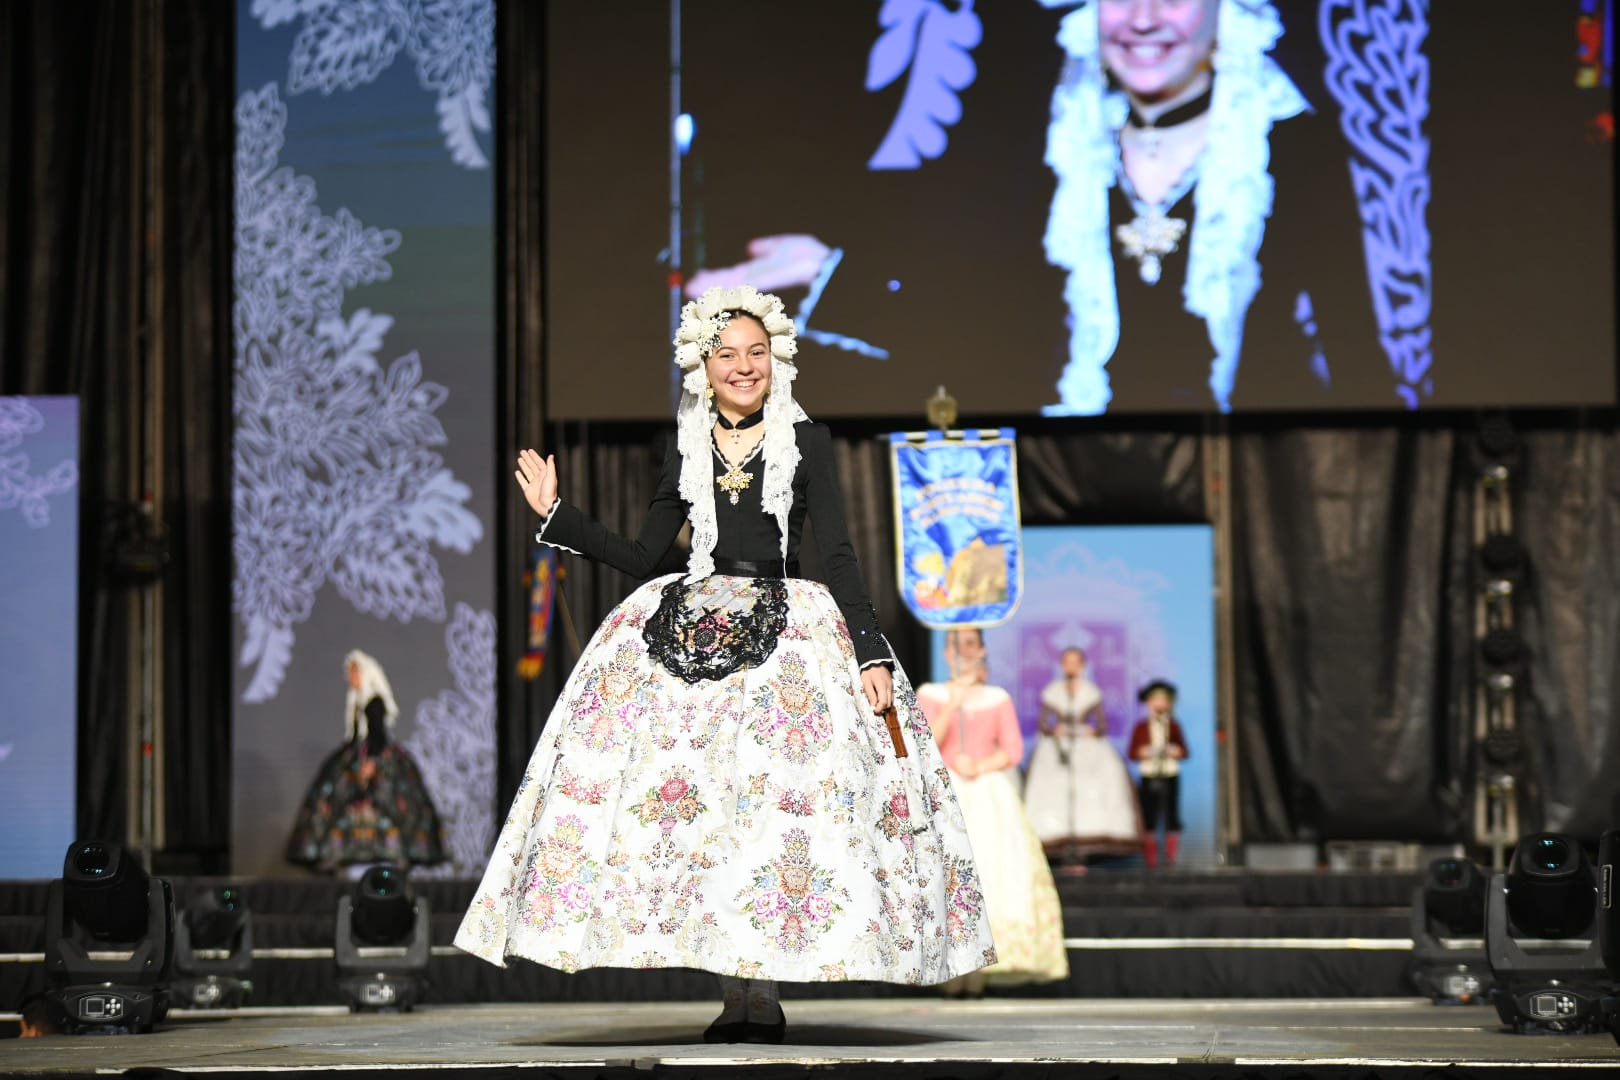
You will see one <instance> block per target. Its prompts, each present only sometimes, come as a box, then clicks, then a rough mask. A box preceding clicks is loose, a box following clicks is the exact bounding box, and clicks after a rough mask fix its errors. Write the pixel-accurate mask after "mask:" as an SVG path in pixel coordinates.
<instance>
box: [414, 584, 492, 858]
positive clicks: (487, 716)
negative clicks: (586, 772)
mask: <svg viewBox="0 0 1620 1080" xmlns="http://www.w3.org/2000/svg"><path fill="white" fill-rule="evenodd" d="M444 644H445V651H446V652H447V653H448V656H449V661H450V676H451V678H452V679H454V680H455V688H454V689H453V690H441V691H439V695H438V696H437V697H434V698H429V699H428V700H426V701H423V702H422V703H420V704H419V705H417V707H416V730H415V732H414V733H413V734H412V735H411V737H410V738H409V739H407V740H406V741H405V747H406V749H407V750H409V751H410V752H411V756H412V757H413V758H415V759H416V763H417V765H419V766H420V767H421V769H422V780H423V782H424V783H425V784H426V785H427V789H428V792H429V793H430V794H431V795H432V796H433V805H434V807H435V808H436V809H437V810H438V811H439V819H440V820H441V821H442V822H443V823H444V840H445V853H446V854H447V855H449V856H450V858H449V861H447V862H445V863H442V864H440V865H439V866H436V867H432V868H431V869H429V868H425V867H424V868H422V869H419V870H417V871H415V872H414V873H415V874H416V876H418V877H476V876H478V874H480V873H481V872H482V871H483V869H484V863H485V861H486V859H487V858H488V856H489V849H490V846H491V844H493V843H494V840H495V814H494V810H493V809H492V808H491V806H490V802H491V799H492V793H493V792H494V790H495V663H496V660H495V614H494V613H493V612H490V611H474V610H473V608H472V607H470V606H469V605H467V604H461V603H458V604H457V605H456V610H455V614H454V615H453V616H452V617H451V619H450V625H449V626H447V627H445V630H444Z"/></svg>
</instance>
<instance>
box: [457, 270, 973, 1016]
mask: <svg viewBox="0 0 1620 1080" xmlns="http://www.w3.org/2000/svg"><path fill="white" fill-rule="evenodd" d="M604 328H605V332H611V330H612V326H611V318H610V317H609V319H608V321H606V322H604ZM675 343H676V346H677V347H676V350H675V362H676V363H677V364H678V365H679V366H680V368H681V370H682V371H683V372H684V380H683V393H682V395H681V401H680V406H679V413H678V420H677V425H676V432H675V434H674V436H673V437H672V438H671V439H670V440H669V442H668V445H667V448H666V452H665V457H664V466H663V474H662V476H661V478H660V480H659V482H658V487H657V490H656V492H655V494H654V496H653V500H652V504H651V506H650V508H649V510H648V513H647V517H646V519H645V521H644V522H643V525H642V528H641V532H640V535H639V536H638V537H637V538H636V539H635V540H631V539H628V538H626V537H623V536H619V535H616V534H614V533H612V532H610V531H609V530H608V529H607V528H606V527H604V526H603V525H602V524H600V523H599V522H597V521H595V520H593V519H592V518H591V517H589V516H588V515H587V514H586V513H585V512H584V511H583V510H581V509H579V508H578V507H576V506H574V505H572V504H570V503H568V502H564V501H562V500H561V499H560V498H559V497H558V492H557V470H556V465H555V462H554V460H553V459H551V458H545V459H542V458H541V457H540V456H539V455H538V454H536V453H535V452H534V451H532V450H526V451H524V452H523V454H522V455H521V457H520V458H519V470H518V473H517V479H518V482H519V484H520V485H521V486H522V488H523V492H524V496H525V498H526V499H527V500H528V503H529V505H530V506H531V507H532V508H533V509H534V511H535V512H536V513H537V514H538V515H539V516H540V518H541V525H540V528H539V531H538V532H537V533H536V540H538V541H539V542H540V543H543V544H550V545H552V546H554V547H558V548H562V549H565V550H569V551H572V552H574V553H576V554H582V555H584V556H586V557H588V558H592V559H596V560H598V561H601V562H603V563H606V564H607V565H609V566H612V567H614V568H616V569H618V570H620V571H623V572H624V573H627V574H630V575H631V576H634V577H642V578H645V577H648V576H649V575H651V574H652V573H653V571H654V570H655V568H656V567H657V566H658V564H659V562H660V560H662V559H663V558H664V556H665V554H666V553H667V552H669V550H670V549H671V548H672V547H673V546H674V544H675V540H676V536H677V534H678V533H679V531H680V529H681V527H682V525H683V524H685V523H686V522H687V521H690V522H691V525H692V545H691V552H690V554H689V556H688V559H687V564H686V571H685V572H684V573H677V574H666V575H664V576H661V577H657V578H654V579H653V580H651V581H649V582H647V583H646V584H644V585H642V586H641V587H640V588H638V589H637V590H635V591H634V592H633V593H631V594H630V596H629V597H627V598H626V599H625V600H624V601H623V602H621V603H620V604H619V606H618V607H616V608H615V609H614V610H613V611H612V612H611V613H610V614H609V615H608V616H607V618H606V619H605V620H604V621H603V622H602V624H601V626H600V627H599V628H598V629H597V631H596V633H595V634H594V635H593V636H592V638H591V641H590V643H589V644H588V645H587V646H586V648H585V650H584V652H583V654H582V655H581V657H580V659H579V663H578V664H577V665H576V666H575V668H574V671H573V674H572V675H570V676H569V679H568V682H567V684H566V685H565V686H564V688H563V691H562V694H561V696H560V697H559V698H558V700H557V705H556V707H555V709H554V710H553V711H552V713H551V716H550V719H549V720H548V721H547V723H546V726H545V731H544V733H543V734H542V735H541V737H540V740H539V743H538V744H537V745H536V747H535V749H534V754H533V756H532V757H531V758H530V761H529V766H528V770H527V771H526V773H525V774H524V778H523V781H522V783H521V785H520V786H519V788H518V793H517V798H516V800H515V801H514V802H513V804H512V809H511V813H510V815H509V816H508V817H507V820H506V824H505V827H504V828H503V829H502V831H501V835H500V838H499V840H498V841H497V844H496V848H495V852H494V855H493V856H492V858H491V860H490V865H489V869H488V870H487V871H486V873H485V875H484V879H483V882H482V883H481V884H480V886H479V888H478V891H477V893H476V895H475V896H474V899H473V903H472V906H471V908H470V909H469V910H468V912H467V915H466V918H465V919H464V920H463V922H462V924H461V929H460V931H459V932H458V933H457V935H456V945H457V946H458V947H460V948H462V949H464V950H466V951H467V952H470V953H472V954H474V955H476V956H479V957H481V958H483V959H485V960H488V961H489V962H491V963H494V964H501V965H504V964H505V963H506V961H507V960H508V959H511V958H513V957H521V958H524V959H528V960H533V961H536V962H539V963H542V964H545V965H547V966H549V967H554V968H557V969H559V970H562V971H568V972H572V971H579V970H582V969H584V968H593V967H626V968H628V967H638V968H649V967H676V968H698V969H702V970H706V971H712V972H714V973H716V974H717V975H719V976H721V997H722V1001H723V1007H722V1012H721V1013H720V1016H719V1017H718V1018H717V1019H716V1020H715V1022H714V1023H713V1024H712V1025H710V1027H709V1029H708V1031H706V1032H705V1038H706V1039H707V1040H709V1041H712V1042H714V1041H728V1042H730V1041H781V1039H782V1037H783V1033H784V1030H785V1026H786V1017H785V1016H784V1014H783V1012H782V1009H781V1007H780V1004H779V1001H778V992H777V988H776V983H777V981H778V980H791V981H803V982H825V981H842V980H856V979H858V980H880V981H887V982H899V983H911V984H933V983H939V982H944V981H945V980H947V979H950V978H953V977H955V976H958V975H963V974H966V973H967V972H970V971H974V970H977V969H978V968H980V967H983V966H984V965H986V964H989V963H992V962H994V960H995V950H994V948H993V947H992V944H991V939H990V931H989V925H988V922H987V920H986V919H985V918H984V914H983V903H982V900H981V898H980V893H979V890H980V887H981V886H980V881H979V875H978V872H977V871H976V870H975V868H974V863H973V856H972V851H971V849H970V847H969V845H968V838H967V832H966V827H965V826H964V825H963V822H962V814H961V811H960V810H959V809H958V807H957V803H956V797H955V795H954V793H953V792H952V789H951V786H950V781H949V778H948V773H947V771H946V769H945V765H944V762H943V761H941V760H940V756H939V751H938V749H937V748H936V747H935V745H934V741H933V739H932V738H931V737H930V734H929V730H928V722H927V719H926V718H925V717H924V716H923V714H922V711H921V709H919V708H918V706H917V699H916V695H915V693H914V692H913V691H912V689H911V685H910V683H909V682H908V681H907V679H906V676H905V673H904V672H903V671H902V670H901V669H900V668H899V666H898V665H897V664H896V663H895V662H894V658H893V655H892V653H891V652H890V650H889V646H888V643H887V642H886V641H885V640H884V638H883V635H882V633H881V632H880V631H879V629H878V622H877V613H876V611H875V610H874V609H873V607H872V604H871V601H870V599H869V597H868V594H867V591H866V586H865V583H864V582H863V580H862V578H861V573H860V569H859V567H858V565H857V563H856V560H855V552H854V547H853V545H852V544H851V543H850V539H849V533H848V530H847V528H846V526H845V522H844V510H843V496H842V495H841V494H840V491H839V486H838V479H837V473H836V470H835V466H834V461H833V452H832V441H831V436H830V434H829V432H828V430H827V428H826V427H824V426H823V425H820V424H813V423H811V422H810V421H809V419H808V418H807V417H806V416H805V414H804V411H803V410H802V409H801V408H800V407H799V406H798V404H797V403H796V402H795V401H794V399H793V380H794V378H795V377H796V376H797V367H796V365H795V364H794V362H793V358H794V354H795V352H796V343H795V331H794V325H793V321H792V320H791V319H790V318H788V316H787V315H786V314H785V313H784V311H783V308H782V302H781V300H780V299H778V298H777V297H775V296H771V295H769V294H762V293H759V292H757V291H756V290H755V289H753V288H752V287H748V286H742V287H738V288H732V289H715V290H712V291H711V292H709V293H706V294H704V295H703V296H702V297H700V298H699V299H697V300H694V301H692V302H691V303H688V304H687V305H686V306H685V308H684V309H683V310H682V312H681V322H680V328H679V331H678V335H677V337H676V339H675ZM648 377H649V378H651V377H654V376H653V374H652V373H651V372H649V373H648ZM807 516H808V518H809V519H810V521H811V522H812V524H813V525H814V528H815V530H816V539H817V546H818V547H819V549H820V550H821V552H822V555H823V559H824V562H825V565H826V568H827V583H826V584H825V585H823V584H821V583H819V582H815V581H809V580H806V579H804V578H802V577H800V576H799V565H798V557H799V540H800V536H801V534H802V532H803V529H804V525H805V519H806V517H807ZM902 752H903V753H902Z"/></svg>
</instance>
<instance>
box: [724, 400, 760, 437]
mask: <svg viewBox="0 0 1620 1080" xmlns="http://www.w3.org/2000/svg"><path fill="white" fill-rule="evenodd" d="M717 415H718V416H719V417H720V426H721V427H722V428H724V429H725V430H726V431H732V430H736V431H746V430H747V429H749V428H751V427H753V426H754V425H755V424H758V423H761V422H763V421H764V419H765V406H763V405H761V406H760V407H759V408H757V409H755V410H754V411H753V412H751V413H749V414H748V415H747V416H745V417H743V418H742V419H741V420H739V421H737V422H736V423H735V424H733V423H732V422H731V421H730V420H727V419H726V414H725V413H723V412H718V411H717Z"/></svg>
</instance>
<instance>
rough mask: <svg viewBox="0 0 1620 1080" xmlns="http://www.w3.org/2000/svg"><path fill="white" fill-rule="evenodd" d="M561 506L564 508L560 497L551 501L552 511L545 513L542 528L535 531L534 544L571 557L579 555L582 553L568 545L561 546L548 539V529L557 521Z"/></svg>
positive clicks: (541, 520) (541, 521)
mask: <svg viewBox="0 0 1620 1080" xmlns="http://www.w3.org/2000/svg"><path fill="white" fill-rule="evenodd" d="M560 506H562V499H561V498H560V497H559V498H556V499H553V500H552V501H551V509H550V510H547V511H546V512H545V515H544V516H543V517H541V519H540V527H539V528H538V529H536V530H534V542H535V543H537V544H545V545H546V546H547V547H554V548H556V549H557V550H558V551H566V552H568V553H569V554H570V555H578V554H580V553H579V552H578V551H576V550H574V549H573V548H571V547H569V546H568V545H567V544H559V543H556V542H555V541H552V540H547V539H546V527H547V526H549V525H550V524H551V523H552V522H554V521H556V520H557V509H558V507H560Z"/></svg>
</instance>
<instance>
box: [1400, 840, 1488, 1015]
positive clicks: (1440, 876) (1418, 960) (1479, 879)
mask: <svg viewBox="0 0 1620 1080" xmlns="http://www.w3.org/2000/svg"><path fill="white" fill-rule="evenodd" d="M1485 886H1486V882H1485V875H1484V874H1483V873H1482V872H1481V871H1480V869H1479V867H1478V866H1477V865H1475V864H1474V863H1473V861H1471V860H1469V859H1458V858H1443V859H1436V860H1434V861H1433V862H1432V863H1430V864H1429V869H1428V872H1427V874H1426V875H1425V877H1424V882H1423V884H1422V885H1420V886H1418V888H1417V889H1416V890H1415V891H1414V892H1413V894H1412V965H1411V968H1410V974H1411V979H1412V982H1413V983H1414V984H1415V985H1416V986H1417V988H1418V989H1419V990H1420V991H1422V992H1423V994H1424V995H1425V996H1427V997H1428V998H1429V999H1430V1000H1431V1001H1433V1002H1434V1003H1435V1004H1437V1005H1477V1004H1482V1003H1484V1001H1485V1000H1486V997H1487V996H1488V995H1489V993H1490V990H1491V987H1492V985H1493V983H1492V979H1491V971H1490V965H1489V963H1487V962H1486V958H1485V942H1484V940H1483V938H1482V935H1483V934H1484V932H1485Z"/></svg>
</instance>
